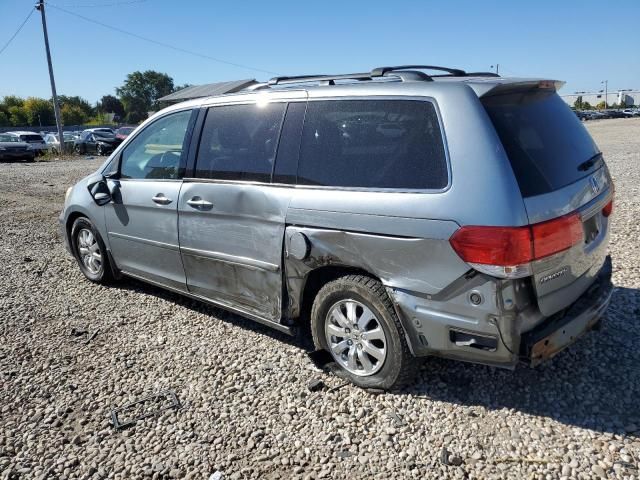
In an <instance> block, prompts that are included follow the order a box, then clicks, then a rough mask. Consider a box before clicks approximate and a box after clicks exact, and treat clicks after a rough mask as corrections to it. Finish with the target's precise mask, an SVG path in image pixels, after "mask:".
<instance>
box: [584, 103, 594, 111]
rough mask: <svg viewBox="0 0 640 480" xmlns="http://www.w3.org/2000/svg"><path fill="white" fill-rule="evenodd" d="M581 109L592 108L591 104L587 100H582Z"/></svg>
mask: <svg viewBox="0 0 640 480" xmlns="http://www.w3.org/2000/svg"><path fill="white" fill-rule="evenodd" d="M582 110H593V106H592V105H591V104H590V103H589V102H582Z"/></svg>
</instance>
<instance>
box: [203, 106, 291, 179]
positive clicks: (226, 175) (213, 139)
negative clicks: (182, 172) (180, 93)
mask: <svg viewBox="0 0 640 480" xmlns="http://www.w3.org/2000/svg"><path fill="white" fill-rule="evenodd" d="M285 107H286V104H285V103H270V104H267V105H227V106H221V107H213V108H210V109H209V111H208V112H207V118H206V120H205V124H204V129H203V131H202V138H201V140H200V147H199V149H198V159H197V161H196V176H197V177H199V178H213V179H217V180H245V181H258V182H269V181H270V180H271V171H272V170H273V163H274V160H275V156H276V147H277V145H278V137H279V136H280V128H281V126H282V120H283V117H284V111H285Z"/></svg>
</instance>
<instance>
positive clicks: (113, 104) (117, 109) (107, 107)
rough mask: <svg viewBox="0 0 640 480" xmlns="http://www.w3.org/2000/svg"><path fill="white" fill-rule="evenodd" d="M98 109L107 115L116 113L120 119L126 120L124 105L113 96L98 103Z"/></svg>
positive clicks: (106, 97)
mask: <svg viewBox="0 0 640 480" xmlns="http://www.w3.org/2000/svg"><path fill="white" fill-rule="evenodd" d="M98 109H99V110H100V111H101V112H105V113H115V114H116V117H118V118H119V119H124V117H125V112H124V105H122V102H121V101H120V100H118V99H117V98H116V97H114V96H113V95H105V96H103V97H102V98H101V99H100V101H99V102H98Z"/></svg>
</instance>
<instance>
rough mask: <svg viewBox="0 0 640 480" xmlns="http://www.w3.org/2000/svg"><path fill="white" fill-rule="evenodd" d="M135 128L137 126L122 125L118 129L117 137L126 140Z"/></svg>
mask: <svg viewBox="0 0 640 480" xmlns="http://www.w3.org/2000/svg"><path fill="white" fill-rule="evenodd" d="M135 129H136V127H120V128H118V129H117V130H116V138H119V139H120V140H124V139H125V138H127V137H128V136H129V135H131V132H133V131H134V130H135Z"/></svg>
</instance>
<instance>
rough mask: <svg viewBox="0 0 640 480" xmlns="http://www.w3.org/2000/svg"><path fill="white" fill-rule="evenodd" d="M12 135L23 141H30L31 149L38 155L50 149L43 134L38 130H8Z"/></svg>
mask: <svg viewBox="0 0 640 480" xmlns="http://www.w3.org/2000/svg"><path fill="white" fill-rule="evenodd" d="M7 133H8V134H10V135H13V136H16V137H18V138H19V139H20V141H21V142H25V143H28V144H29V146H30V147H31V150H33V151H34V153H35V154H36V155H42V154H43V153H45V152H46V151H47V150H48V148H49V147H48V146H47V144H46V143H45V141H44V138H42V135H40V134H39V133H36V132H7Z"/></svg>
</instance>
